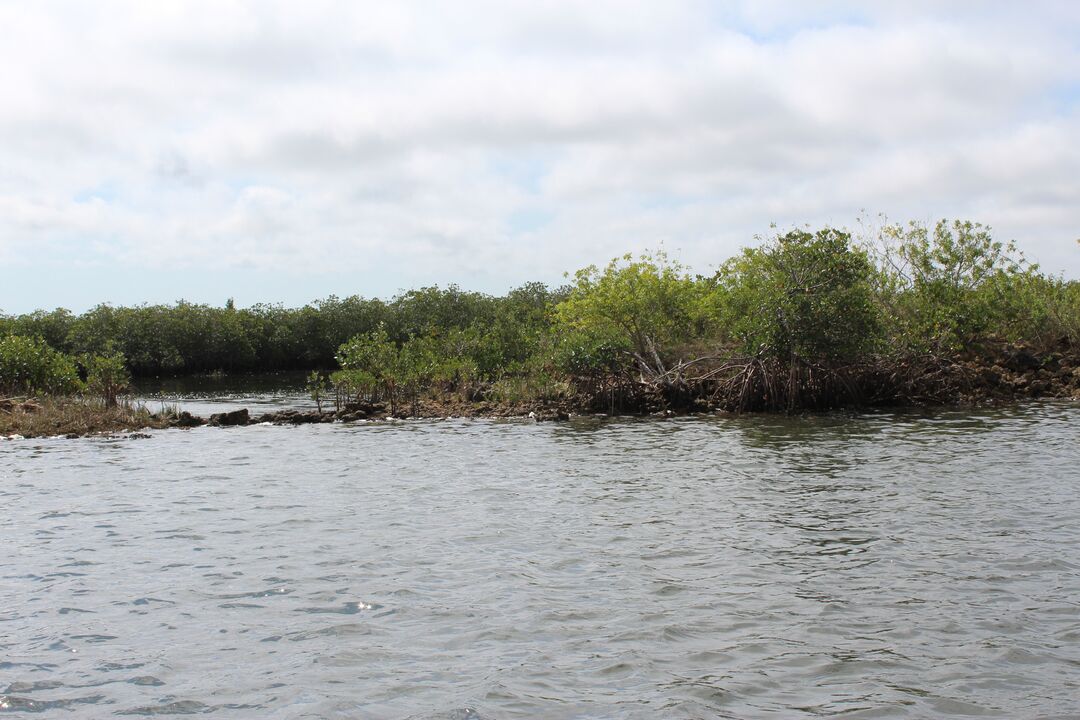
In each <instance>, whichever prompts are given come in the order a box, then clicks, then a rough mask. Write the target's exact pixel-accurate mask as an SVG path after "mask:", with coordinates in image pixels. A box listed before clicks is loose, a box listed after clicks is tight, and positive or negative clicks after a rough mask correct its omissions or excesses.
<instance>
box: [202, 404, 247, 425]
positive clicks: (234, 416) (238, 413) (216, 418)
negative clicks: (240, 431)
mask: <svg viewBox="0 0 1080 720" xmlns="http://www.w3.org/2000/svg"><path fill="white" fill-rule="evenodd" d="M250 422H251V415H249V414H248V411H247V408H240V409H239V410H231V411H229V412H223V413H214V414H213V415H211V416H210V424H211V425H213V426H215V427H227V426H233V425H247V424H248V423H250Z"/></svg>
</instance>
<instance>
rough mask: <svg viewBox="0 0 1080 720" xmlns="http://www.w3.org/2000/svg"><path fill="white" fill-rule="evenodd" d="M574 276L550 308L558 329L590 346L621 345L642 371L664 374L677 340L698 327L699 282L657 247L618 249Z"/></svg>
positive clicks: (596, 347) (698, 328) (619, 346)
mask: <svg viewBox="0 0 1080 720" xmlns="http://www.w3.org/2000/svg"><path fill="white" fill-rule="evenodd" d="M574 280H575V282H574V285H573V288H572V289H571V290H570V294H569V296H568V297H567V298H566V299H565V300H564V301H563V302H561V303H559V305H558V306H557V307H556V308H555V318H556V323H557V326H559V329H560V330H561V331H562V332H563V333H564V334H566V335H568V336H569V337H574V338H578V339H587V340H588V344H589V345H591V346H592V348H593V349H594V350H600V349H601V348H604V347H606V348H615V349H620V350H625V352H627V353H628V354H629V355H630V356H631V357H632V358H633V360H634V362H635V363H636V364H637V366H638V368H639V369H640V370H641V371H642V373H644V374H645V375H649V376H660V375H664V374H665V373H666V371H667V364H668V362H669V361H670V359H671V358H670V356H671V354H672V353H673V352H674V351H675V350H676V349H677V347H678V345H679V344H680V343H682V342H684V341H686V340H688V339H690V338H692V337H694V335H695V334H697V333H698V332H699V331H700V330H701V326H702V322H703V319H704V314H703V312H702V311H703V308H704V306H703V304H702V297H703V294H702V286H701V285H700V284H699V283H696V282H695V281H694V280H693V279H692V278H691V277H690V276H689V275H688V274H687V272H686V270H685V268H683V267H682V266H681V265H679V264H678V263H675V262H671V261H669V260H668V259H667V256H666V255H664V254H663V253H657V254H655V255H648V254H646V255H642V256H641V257H640V258H638V259H637V260H634V258H633V256H632V255H629V254H628V255H624V256H623V257H621V258H616V259H614V260H612V261H611V262H610V263H608V265H607V267H606V268H604V270H602V271H601V270H599V269H598V268H597V267H596V266H590V267H587V268H584V269H582V270H579V271H578V272H577V273H576V274H575V275H574ZM568 331H569V332H568ZM575 332H576V333H579V334H577V335H575V334H574V333H575ZM601 339H602V340H601ZM598 340H599V342H598ZM589 354H592V353H591V352H590V353H589Z"/></svg>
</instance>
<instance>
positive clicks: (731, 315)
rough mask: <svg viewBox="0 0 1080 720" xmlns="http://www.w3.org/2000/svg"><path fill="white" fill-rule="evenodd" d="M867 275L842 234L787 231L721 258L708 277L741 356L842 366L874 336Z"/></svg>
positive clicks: (862, 258)
mask: <svg viewBox="0 0 1080 720" xmlns="http://www.w3.org/2000/svg"><path fill="white" fill-rule="evenodd" d="M872 273H873V269H872V267H871V265H870V262H869V260H868V258H867V256H866V253H865V252H863V251H861V250H858V249H856V248H854V247H852V245H851V238H850V236H849V235H848V234H847V233H845V232H841V231H838V230H834V229H831V228H826V229H823V230H819V231H818V232H816V233H810V232H806V231H803V230H793V231H791V232H789V233H786V234H784V235H781V236H779V237H777V238H775V239H774V240H772V241H771V242H769V243H767V244H765V245H764V246H763V247H759V248H754V249H747V250H744V251H743V253H742V255H740V256H737V257H736V258H733V259H732V260H729V261H728V262H727V263H726V264H725V265H724V266H723V267H722V268H721V270H720V272H719V273H717V275H716V278H715V281H716V289H715V292H714V295H713V297H714V306H713V307H714V309H715V312H716V316H717V319H718V320H719V322H720V324H721V325H722V326H723V327H724V328H726V330H727V332H728V333H729V334H730V335H731V337H732V338H733V339H734V340H735V341H736V343H737V344H738V347H739V348H740V349H741V351H742V352H745V353H747V354H749V355H760V356H765V357H770V358H775V359H777V360H781V361H786V362H790V361H792V360H803V361H809V362H824V363H836V362H843V361H847V360H851V359H853V358H855V357H856V356H858V355H859V354H861V353H866V352H869V351H871V350H872V349H873V348H874V347H875V345H876V343H877V341H878V339H879V335H880V322H879V316H878V309H877V307H876V306H875V305H874V302H873V300H874V298H873V294H872V292H871V286H870V279H871V276H872Z"/></svg>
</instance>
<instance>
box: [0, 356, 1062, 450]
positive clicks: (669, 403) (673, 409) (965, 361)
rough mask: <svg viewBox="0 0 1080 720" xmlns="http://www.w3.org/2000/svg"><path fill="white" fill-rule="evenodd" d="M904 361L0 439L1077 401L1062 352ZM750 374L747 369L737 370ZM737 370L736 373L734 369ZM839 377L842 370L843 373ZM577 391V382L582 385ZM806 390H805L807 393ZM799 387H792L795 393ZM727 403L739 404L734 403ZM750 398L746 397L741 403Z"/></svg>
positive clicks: (10, 428) (172, 415)
mask: <svg viewBox="0 0 1080 720" xmlns="http://www.w3.org/2000/svg"><path fill="white" fill-rule="evenodd" d="M931 360H932V362H928V361H926V359H919V358H906V359H902V360H896V359H893V360H891V361H880V362H878V363H876V364H869V365H866V366H863V367H858V368H848V369H846V370H844V371H834V374H833V375H831V376H830V375H829V374H828V373H819V375H824V380H821V379H820V377H819V378H814V380H815V382H818V383H823V386H825V387H828V383H831V384H832V386H834V387H835V386H837V385H838V384H839V382H841V381H842V382H843V384H844V386H845V388H848V389H849V390H850V391H849V392H848V394H846V395H838V396H837V397H836V398H835V399H833V400H834V401H833V402H832V403H831V404H824V405H814V404H813V400H814V397H813V396H812V395H810V394H807V396H806V397H807V398H809V399H808V400H804V402H803V404H801V405H795V406H791V407H787V408H784V407H778V406H777V404H776V403H775V402H773V404H770V398H769V397H768V395H767V392H768V386H767V385H766V386H764V387H763V386H760V385H759V386H756V387H754V388H752V391H751V392H750V393H747V392H746V390H745V387H749V383H748V382H746V381H742V380H741V378H740V376H739V374H738V373H736V372H732V373H729V375H727V376H716V377H714V378H713V379H711V380H710V381H709V382H708V383H706V382H703V381H701V380H695V379H693V378H689V379H685V380H684V381H683V383H682V384H681V385H679V386H676V387H672V386H667V387H657V386H656V385H650V384H649V383H646V382H644V381H641V380H628V379H626V378H618V377H610V378H603V379H601V381H600V382H596V383H593V385H592V386H591V391H590V392H584V391H582V392H579V393H578V394H577V395H575V396H574V397H570V398H558V399H535V400H526V401H518V402H505V401H499V400H493V399H482V398H481V399H474V400H469V399H466V398H465V397H463V395H462V393H460V392H443V393H439V394H433V395H431V396H428V397H424V398H419V399H418V400H417V401H416V402H401V403H399V405H398V408H397V410H398V412H396V413H391V412H390V410H389V408H390V405H389V403H386V402H351V403H347V404H345V405H344V406H343V407H339V408H337V409H334V410H322V411H320V410H318V409H306V410H296V409H292V410H275V411H270V412H264V413H261V414H258V415H253V414H252V413H251V412H250V411H249V410H248V409H247V408H240V409H236V410H231V411H226V412H221V413H212V414H210V415H209V417H200V416H197V415H193V414H191V413H190V412H187V411H180V410H176V409H174V410H172V411H166V412H157V413H155V412H151V411H150V410H149V409H148V408H147V407H146V406H145V405H136V404H133V403H130V402H126V403H125V402H121V403H119V404H118V405H116V406H114V407H106V406H105V404H104V403H103V402H101V401H99V400H94V399H89V398H86V397H81V396H71V397H44V398H40V399H38V398H0V439H13V438H24V439H25V438H35V437H37V438H39V437H57V436H63V437H69V438H74V437H86V436H94V435H103V434H104V435H123V434H130V433H135V434H138V433H139V432H140V431H143V430H147V429H166V428H191V427H199V426H204V425H207V426H219V427H231V426H237V427H242V426H250V425H262V424H273V425H307V424H322V423H331V422H340V423H348V422H357V421H388V420H398V419H400V420H404V419H412V418H415V419H429V420H434V419H448V418H475V419H520V420H535V421H538V422H559V421H566V420H570V419H571V418H574V417H643V418H644V417H657V418H660V417H682V416H695V415H699V416H700V415H706V416H735V415H741V414H748V413H749V414H761V413H764V414H787V415H792V414H817V413H821V412H830V411H841V412H843V411H866V410H874V409H882V410H884V409H893V410H903V409H919V408H944V407H968V408H977V407H999V406H1002V405H1010V404H1020V403H1023V402H1026V401H1031V400H1073V401H1080V353H1077V352H1075V351H1074V350H1073V349H1072V348H1070V347H1062V348H1059V349H1058V350H1056V351H1050V352H1044V353H1035V352H1033V351H1032V350H1031V349H1030V348H1028V347H1026V346H1023V345H1007V346H1004V347H1000V346H999V347H997V348H994V350H993V351H991V352H983V353H977V352H972V351H969V352H967V353H961V354H958V355H957V356H955V357H951V358H932V359H931ZM745 367H747V368H752V367H753V366H752V365H750V364H749V363H748V364H747V365H746V366H745ZM740 372H742V371H740ZM842 373H846V374H842ZM740 381H741V382H744V386H743V387H744V389H743V392H742V394H741V395H739V396H735V395H733V394H731V393H730V392H729V388H730V387H731V386H732V383H735V382H740ZM583 385H584V383H583ZM809 389H810V390H813V389H814V388H812V387H810V388H809ZM805 390H807V388H805V387H801V386H800V387H799V388H797V391H799V392H802V391H805ZM733 398H737V400H738V402H739V404H738V405H735V404H734V402H733ZM747 400H749V401H747Z"/></svg>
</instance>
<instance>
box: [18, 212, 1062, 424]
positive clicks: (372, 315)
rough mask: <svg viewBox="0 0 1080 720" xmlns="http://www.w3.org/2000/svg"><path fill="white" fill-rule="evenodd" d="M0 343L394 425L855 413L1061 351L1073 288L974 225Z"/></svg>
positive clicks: (189, 311) (813, 234) (793, 236)
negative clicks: (528, 409) (1007, 361)
mask: <svg viewBox="0 0 1080 720" xmlns="http://www.w3.org/2000/svg"><path fill="white" fill-rule="evenodd" d="M5 337H6V338H8V340H7V342H8V344H11V343H13V342H15V341H13V340H11V338H24V339H29V341H31V342H32V343H33V344H34V347H35V348H38V349H39V350H40V352H41V353H43V354H47V353H56V356H55V357H53V356H50V357H49V359H48V362H50V363H54V364H55V363H56V362H58V361H57V360H56V358H57V357H61V358H62V357H72V358H94V357H98V358H122V362H123V363H124V364H125V365H126V368H127V369H128V370H129V371H130V372H131V373H133V374H135V375H176V374H188V373H201V372H211V371H218V370H223V371H226V372H239V371H256V370H258V371H269V370H287V369H296V370H298V369H303V370H315V371H316V372H315V374H314V375H313V376H312V377H311V380H310V382H311V385H312V390H313V393H315V394H317V395H319V396H322V395H323V394H325V393H331V392H332V393H333V394H334V396H335V398H336V399H337V400H338V402H339V403H342V402H349V401H357V400H362V399H366V400H369V401H370V400H386V401H388V402H389V403H390V404H391V406H392V408H393V410H392V411H393V412H395V413H398V412H401V411H405V410H408V409H409V408H413V409H415V407H416V405H417V403H419V401H420V399H421V398H422V397H423V396H425V394H430V393H432V392H441V393H448V392H450V393H460V394H461V395H462V396H463V397H467V398H470V399H475V398H479V397H487V398H494V399H499V400H503V401H506V402H521V401H534V400H538V399H544V400H548V399H552V400H557V399H560V398H562V399H565V398H569V397H574V398H577V401H578V402H579V403H583V404H588V405H591V406H593V407H599V406H602V405H603V403H604V402H608V403H610V404H612V405H614V404H615V403H616V399H617V400H618V403H619V404H620V405H622V406H630V407H634V406H645V405H649V404H650V403H652V404H655V403H656V402H657V401H659V402H660V403H661V404H669V405H670V404H681V405H684V406H692V405H693V404H694V403H695V402H696V403H701V402H712V403H713V404H717V403H719V404H720V405H722V406H728V407H737V408H740V409H747V408H761V409H769V408H774V409H778V408H788V409H791V408H795V407H807V406H811V407H817V406H834V405H837V404H845V403H849V402H858V401H860V400H861V399H866V397H865V396H866V392H867V388H869V387H871V386H873V385H874V384H875V383H880V382H882V381H883V378H891V380H889V382H893V383H894V384H895V383H900V382H909V383H910V382H914V381H915V380H917V377H916V374H917V373H919V372H922V373H923V374H924V375H925V374H926V373H928V372H930V370H931V368H932V366H933V365H934V364H935V363H938V364H940V363H942V362H948V361H950V359H955V358H957V357H959V356H961V355H963V354H964V353H965V352H970V351H971V350H972V348H975V347H977V346H982V345H985V344H986V343H988V342H989V343H993V342H1024V343H1028V344H1030V345H1031V346H1033V347H1038V348H1041V349H1049V348H1051V347H1054V346H1058V347H1068V348H1072V347H1075V346H1076V344H1077V341H1078V339H1080V283H1078V282H1076V281H1066V280H1064V279H1062V278H1060V277H1055V276H1052V275H1047V274H1045V273H1043V272H1041V271H1040V269H1039V268H1038V267H1037V266H1036V265H1034V264H1031V263H1029V262H1027V261H1026V260H1025V258H1024V257H1023V255H1022V253H1020V252H1019V251H1018V250H1017V249H1016V247H1015V246H1013V245H1012V244H1009V243H1003V242H1000V241H997V240H995V239H994V237H993V235H992V233H991V231H990V229H989V228H987V227H986V226H984V225H981V224H978V223H973V222H966V221H945V220H942V221H940V222H938V223H936V224H934V225H926V224H921V223H908V224H884V225H883V226H882V227H880V228H879V229H878V230H877V231H876V232H874V233H872V234H870V235H865V234H864V236H863V237H860V238H857V239H856V238H853V237H852V235H851V234H850V233H849V232H847V231H844V230H840V229H835V228H822V229H819V230H809V229H796V230H791V231H788V232H784V233H778V234H776V235H773V236H771V237H769V238H764V239H762V240H761V242H760V243H759V244H758V245H757V246H755V247H750V248H746V249H744V250H743V251H742V252H741V253H739V254H737V255H736V256H735V257H733V258H730V259H728V260H727V261H726V262H724V263H722V264H721V265H720V266H719V268H718V269H717V270H716V271H715V272H713V273H711V274H707V275H700V274H694V273H692V272H691V271H690V269H689V268H686V267H684V266H682V265H681V264H679V263H678V262H675V261H673V260H671V259H670V258H668V257H667V256H665V255H664V254H663V253H655V254H646V255H642V256H638V257H634V256H632V255H626V256H623V257H621V258H616V259H615V260H612V261H611V262H610V263H609V264H608V265H606V266H605V267H595V266H591V267H588V268H584V269H582V270H579V271H578V272H577V273H575V274H574V275H573V276H571V277H570V278H569V282H568V284H567V285H565V286H563V287H560V288H557V289H551V288H548V287H546V286H545V285H543V284H540V283H530V284H527V285H524V286H522V287H519V288H517V289H514V290H511V291H510V292H508V293H507V294H506V295H503V296H491V295H487V294H483V293H476V292H468V291H464V290H461V289H460V288H457V287H455V286H450V287H447V288H439V287H428V288H422V289H420V290H413V291H409V292H406V293H403V294H401V295H399V296H397V297H395V298H392V299H391V300H389V301H383V300H379V299H368V298H363V297H360V296H353V297H349V298H345V299H340V298H336V297H330V298H327V299H326V300H322V301H319V302H315V303H312V304H309V305H306V306H304V307H302V308H294V309H290V308H284V307H281V306H278V305H256V306H253V307H250V308H243V309H239V308H236V307H235V306H234V305H233V303H232V302H229V303H228V304H227V305H226V306H225V307H220V308H219V307H211V306H208V305H198V304H191V303H186V302H178V303H176V304H175V305H143V306H137V307H113V306H110V305H100V306H98V307H96V308H94V309H92V310H90V311H88V312H86V313H83V314H81V315H74V314H72V313H70V312H68V311H66V310H63V309H58V310H54V311H51V312H45V311H38V312H33V313H28V314H24V315H8V316H0V338H5ZM20 342H22V343H23V346H21V350H20V352H22V353H23V355H24V356H25V355H26V353H27V352H29V351H28V350H27V348H26V346H25V343H26V342H27V340H24V341H20ZM3 347H4V346H3V344H2V343H0V383H6V385H7V386H8V391H9V392H10V391H11V390H13V389H14V388H15V385H17V383H14V382H13V381H12V378H13V377H14V375H13V371H12V370H11V369H10V367H7V366H5V365H4V363H5V362H7V361H5V360H4V351H3ZM12 353H14V351H13V350H12V351H11V352H9V354H12ZM43 357H44V355H43ZM42 362H46V360H45V359H43V360H42ZM920 363H921V364H920ZM61 364H62V363H61ZM8 365H9V366H10V365H11V363H10V362H8ZM900 367H903V368H908V369H909V370H908V371H907V372H908V375H907V376H904V377H901V374H900V373H898V372H896V368H900ZM5 368H7V369H5ZM890 368H891V370H890ZM890 373H891V374H890ZM24 374H25V373H24ZM82 374H83V375H85V370H84V371H83V372H82ZM25 386H26V385H25V383H24V389H25ZM900 399H902V398H900Z"/></svg>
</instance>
